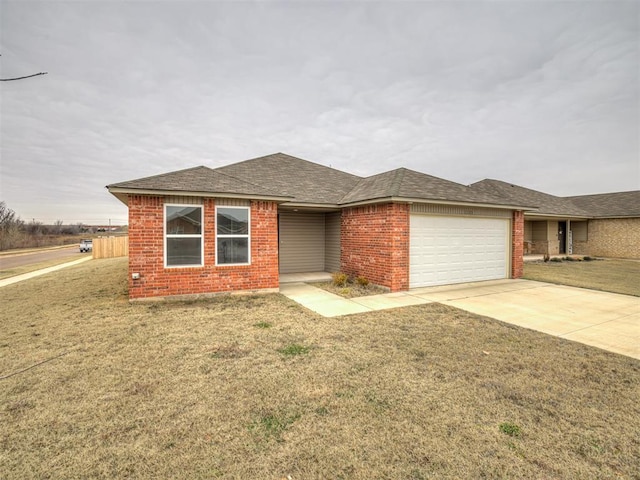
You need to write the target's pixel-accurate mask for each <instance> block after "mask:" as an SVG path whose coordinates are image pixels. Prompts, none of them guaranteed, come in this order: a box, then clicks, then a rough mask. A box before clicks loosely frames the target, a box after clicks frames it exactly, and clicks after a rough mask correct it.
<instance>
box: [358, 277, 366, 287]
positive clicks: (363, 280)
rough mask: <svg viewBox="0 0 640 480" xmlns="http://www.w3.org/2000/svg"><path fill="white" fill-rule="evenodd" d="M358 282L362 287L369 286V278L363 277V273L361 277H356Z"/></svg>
mask: <svg viewBox="0 0 640 480" xmlns="http://www.w3.org/2000/svg"><path fill="white" fill-rule="evenodd" d="M356 282H357V283H358V285H360V286H361V287H367V286H369V279H367V278H365V277H363V276H362V275H360V276H359V277H357V278H356Z"/></svg>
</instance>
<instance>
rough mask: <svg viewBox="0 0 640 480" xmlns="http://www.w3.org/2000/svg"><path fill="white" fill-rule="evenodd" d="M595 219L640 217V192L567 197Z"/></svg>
mask: <svg viewBox="0 0 640 480" xmlns="http://www.w3.org/2000/svg"><path fill="white" fill-rule="evenodd" d="M566 199H567V200H570V201H572V202H573V203H574V204H575V205H577V206H578V207H580V208H582V209H584V210H586V211H588V212H589V213H590V214H591V215H592V216H594V217H640V190H634V191H631V192H616V193H599V194H595V195H579V196H574V197H566Z"/></svg>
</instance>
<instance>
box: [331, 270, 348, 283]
mask: <svg viewBox="0 0 640 480" xmlns="http://www.w3.org/2000/svg"><path fill="white" fill-rule="evenodd" d="M331 278H332V279H333V284H334V285H335V286H336V287H346V285H347V282H348V281H349V275H347V274H346V273H342V272H335V273H333V274H331Z"/></svg>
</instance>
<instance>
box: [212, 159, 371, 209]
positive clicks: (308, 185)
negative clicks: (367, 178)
mask: <svg viewBox="0 0 640 480" xmlns="http://www.w3.org/2000/svg"><path fill="white" fill-rule="evenodd" d="M215 171H216V172H221V173H225V174H228V175H232V176H233V177H236V178H243V179H246V180H247V181H249V182H252V183H259V184H260V185H268V186H269V188H271V189H274V190H276V191H277V192H280V194H282V195H287V196H290V197H293V200H291V201H292V202H295V203H315V204H334V205H335V204H337V203H339V202H340V199H341V198H342V197H343V196H345V195H346V194H347V193H348V192H349V191H350V190H351V189H353V188H354V187H355V186H356V185H357V184H358V182H359V181H360V180H361V178H360V177H358V176H356V175H352V174H350V173H346V172H342V171H340V170H336V169H335V168H330V167H326V166H324V165H319V164H317V163H313V162H309V161H308V160H303V159H301V158H296V157H292V156H291V155H286V154H284V153H275V154H272V155H267V156H265V157H259V158H253V159H251V160H245V161H244V162H239V163H234V164H231V165H226V166H224V167H219V168H216V169H215Z"/></svg>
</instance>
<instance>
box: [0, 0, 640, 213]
mask: <svg viewBox="0 0 640 480" xmlns="http://www.w3.org/2000/svg"><path fill="white" fill-rule="evenodd" d="M639 19H640V2H635V1H632V2H622V1H606V2H605V1H603V2H598V1H563V2H553V1H530V2H518V1H513V2H510V1H492V2H484V1H468V2H460V1H456V2H449V1H447V2H444V1H440V2H436V1H414V2H405V1H386V2H381V1H378V2H364V1H362V2H349V1H342V2H327V1H316V2H305V1H299V2H278V1H262V2H213V1H161V2H160V1H135V2H134V1H129V2H114V1H84V2H79V1H74V2H53V1H48V2H38V3H36V2H31V1H25V0H22V1H16V2H7V1H4V0H0V54H1V55H2V56H1V57H0V78H10V77H17V76H23V75H29V74H33V73H37V72H43V71H44V72H48V74H47V75H42V76H37V77H33V78H29V79H25V80H19V81H9V82H0V102H1V103H0V200H2V201H5V202H6V204H7V206H8V207H9V208H11V209H12V210H14V211H15V212H16V214H17V215H19V216H20V217H21V218H22V219H23V220H25V221H27V222H29V221H32V220H35V221H39V222H43V223H45V224H47V223H53V222H54V221H56V220H62V221H63V222H64V223H65V224H75V223H78V222H82V223H85V224H93V225H95V224H108V223H109V222H111V223H112V224H113V225H119V224H126V222H127V209H126V206H125V205H124V204H122V203H120V202H119V201H118V200H117V199H116V198H115V197H113V196H112V195H110V194H109V193H108V191H107V190H106V188H105V186H106V185H108V184H110V183H116V182H120V181H126V180H132V179H135V178H140V177H146V176H150V175H155V174H159V173H165V172H170V171H174V170H179V169H183V168H189V167H193V166H198V165H206V166H209V167H212V168H215V167H218V166H222V165H226V164H230V163H235V162H238V161H242V160H246V159H250V158H255V157H259V156H263V155H268V154H270V153H276V152H284V153H287V154H289V155H293V156H297V157H301V158H304V159H306V160H310V161H313V162H316V163H320V164H323V165H327V166H332V167H333V168H337V169H340V170H344V171H347V172H350V173H353V174H356V175H360V176H369V175H374V174H377V173H381V172H383V171H387V170H391V169H394V168H398V167H406V168H410V169H413V170H417V171H420V172H424V173H428V174H430V175H434V176H437V177H441V178H445V179H447V180H451V181H455V182H458V183H462V184H465V185H468V184H470V183H473V182H476V181H479V180H482V179H484V178H494V179H499V180H504V181H507V182H511V183H514V184H518V185H522V186H526V187H528V188H533V189H536V190H541V191H544V192H547V193H551V194H554V195H559V196H565V195H580V194H590V193H604V192H613V191H626V190H637V189H640V140H639V139H640V100H639V89H640V81H639V80H640V79H639V75H640V25H639V23H640V20H639Z"/></svg>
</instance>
